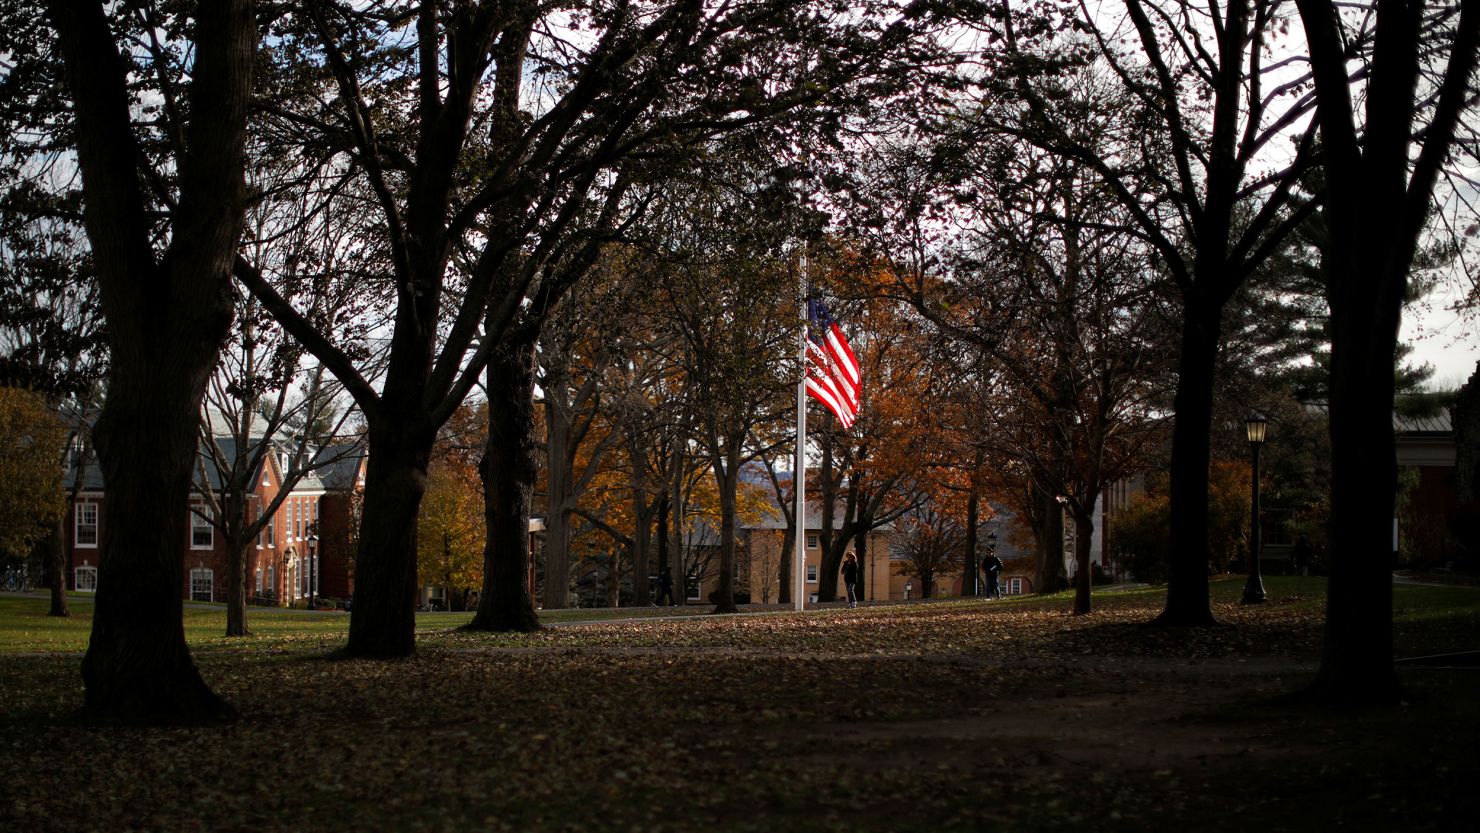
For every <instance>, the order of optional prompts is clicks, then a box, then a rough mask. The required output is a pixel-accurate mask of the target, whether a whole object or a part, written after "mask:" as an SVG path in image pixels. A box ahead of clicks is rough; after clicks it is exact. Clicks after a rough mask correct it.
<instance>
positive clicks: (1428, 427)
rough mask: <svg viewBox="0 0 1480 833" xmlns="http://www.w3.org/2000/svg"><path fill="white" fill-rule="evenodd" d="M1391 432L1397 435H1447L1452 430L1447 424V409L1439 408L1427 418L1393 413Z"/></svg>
mask: <svg viewBox="0 0 1480 833" xmlns="http://www.w3.org/2000/svg"><path fill="white" fill-rule="evenodd" d="M1393 430H1394V431H1396V432H1398V433H1399V434H1448V433H1451V432H1452V431H1453V430H1454V429H1453V427H1452V426H1451V425H1450V422H1449V409H1447V408H1440V409H1438V410H1437V411H1435V412H1434V413H1432V414H1429V415H1427V416H1405V415H1403V414H1399V413H1394V414H1393Z"/></svg>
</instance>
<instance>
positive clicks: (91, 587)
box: [72, 567, 98, 593]
mask: <svg viewBox="0 0 1480 833" xmlns="http://www.w3.org/2000/svg"><path fill="white" fill-rule="evenodd" d="M72 587H73V588H74V589H76V590H77V592H79V593H96V592H98V568H97V567H78V568H77V572H76V575H75V577H74V578H73V579H72Z"/></svg>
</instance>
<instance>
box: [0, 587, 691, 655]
mask: <svg viewBox="0 0 1480 833" xmlns="http://www.w3.org/2000/svg"><path fill="white" fill-rule="evenodd" d="M67 604H68V606H69V608H70V609H71V612H72V615H71V616H69V617H66V618H60V617H55V616H48V615H46V614H47V611H48V610H50V601H49V597H48V596H47V595H46V594H45V593H44V592H40V591H38V592H35V593H32V594H30V595H28V596H0V655H4V654H18V653H80V652H82V651H85V650H87V640H88V633H89V631H90V629H91V628H92V613H93V596H92V594H90V593H69V594H67ZM674 610H675V609H673V608H617V609H610V608H596V609H582V610H550V611H541V613H540V620H541V621H543V622H545V623H546V624H555V623H561V622H600V621H607V620H612V619H635V618H649V617H651V618H658V617H664V616H671V615H673V612H674ZM676 610H678V611H681V612H684V613H693V614H701V613H706V612H708V611H709V610H710V608H709V607H708V606H703V607H701V606H698V605H694V606H690V607H686V608H677V609H676ZM472 618H473V614H471V613H418V614H417V615H416V630H417V632H418V633H426V634H431V633H441V632H445V631H450V630H453V629H456V628H459V627H462V626H463V625H466V624H467V623H468V622H469V621H471V620H472ZM184 623H185V641H186V642H187V643H189V644H190V646H191V648H192V649H195V650H206V651H212V650H243V649H248V650H249V649H252V648H255V647H263V646H264V645H266V646H269V647H274V648H276V647H285V645H278V644H275V643H297V642H304V641H307V642H322V643H324V644H325V645H332V644H333V641H334V640H343V639H344V638H345V635H346V634H347V633H348V632H349V614H347V613H343V612H339V613H334V612H318V613H310V612H308V611H301V610H286V609H282V608H274V609H265V608H259V607H252V608H248V609H247V626H248V627H249V628H250V629H251V631H252V635H253V637H255V638H253V639H246V640H241V639H227V638H226V637H225V636H223V635H222V634H223V633H224V632H225V630H226V606H225V605H224V604H211V605H201V604H199V603H192V604H190V605H189V606H187V607H186V608H185V614H184ZM305 647H309V646H305Z"/></svg>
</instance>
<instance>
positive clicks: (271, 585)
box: [267, 564, 277, 596]
mask: <svg viewBox="0 0 1480 833" xmlns="http://www.w3.org/2000/svg"><path fill="white" fill-rule="evenodd" d="M267 589H268V591H269V592H271V593H272V595H274V596H276V595H277V565H276V564H268V565H267Z"/></svg>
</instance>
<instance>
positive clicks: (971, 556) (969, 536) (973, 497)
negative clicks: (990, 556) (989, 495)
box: [961, 463, 982, 596]
mask: <svg viewBox="0 0 1480 833" xmlns="http://www.w3.org/2000/svg"><path fill="white" fill-rule="evenodd" d="M978 465H980V463H978ZM981 506H982V499H981V495H978V494H977V493H976V491H975V490H972V492H971V494H970V495H968V496H967V498H966V546H965V550H966V551H965V552H964V553H963V556H964V558H963V560H962V562H961V595H962V596H975V595H977V589H976V577H977V571H978V569H979V568H980V567H981V564H980V562H978V560H977V557H976V546H977V543H976V533H977V530H976V528H977V526H978V525H979V524H980V523H981Z"/></svg>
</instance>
